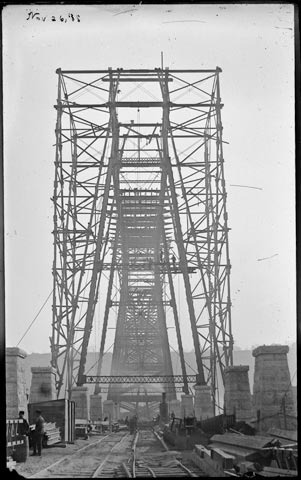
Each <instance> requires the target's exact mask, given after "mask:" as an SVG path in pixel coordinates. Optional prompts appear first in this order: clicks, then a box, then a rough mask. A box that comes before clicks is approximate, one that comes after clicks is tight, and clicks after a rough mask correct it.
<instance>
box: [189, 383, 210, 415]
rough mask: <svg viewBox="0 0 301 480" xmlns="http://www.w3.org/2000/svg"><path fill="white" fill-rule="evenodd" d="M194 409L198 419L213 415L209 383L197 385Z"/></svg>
mask: <svg viewBox="0 0 301 480" xmlns="http://www.w3.org/2000/svg"><path fill="white" fill-rule="evenodd" d="M194 389H195V397H194V411H195V417H196V419H197V420H205V419H206V418H211V417H213V405H212V399H211V389H210V387H209V386H208V385H195V387H194Z"/></svg>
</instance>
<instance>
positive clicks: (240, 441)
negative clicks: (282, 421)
mask: <svg viewBox="0 0 301 480" xmlns="http://www.w3.org/2000/svg"><path fill="white" fill-rule="evenodd" d="M273 441H274V438H271V437H270V436H267V437H264V436H261V435H239V434H237V433H224V434H222V435H219V434H217V435H213V436H212V437H211V438H210V446H211V442H214V443H215V442H218V443H221V444H223V445H233V446H237V447H242V448H246V449H252V450H260V449H261V448H264V447H268V446H270V445H271V444H273Z"/></svg>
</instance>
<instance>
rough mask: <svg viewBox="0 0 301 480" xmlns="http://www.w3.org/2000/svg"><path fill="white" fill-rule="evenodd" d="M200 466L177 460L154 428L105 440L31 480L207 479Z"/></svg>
mask: <svg viewBox="0 0 301 480" xmlns="http://www.w3.org/2000/svg"><path fill="white" fill-rule="evenodd" d="M205 476H206V475H205V474H204V472H202V471H201V470H200V469H199V467H197V466H195V465H194V464H188V463H187V462H183V461H182V460H181V461H180V460H179V459H178V458H175V452H169V451H168V449H167V447H166V445H165V444H164V442H162V441H161V440H160V438H159V437H158V435H157V434H156V433H155V432H154V431H153V429H144V430H137V432H136V434H135V435H132V434H129V433H124V432H118V433H111V434H109V435H106V436H105V437H102V438H101V439H100V440H98V441H97V442H94V443H92V444H89V445H87V446H85V447H84V448H81V449H80V450H77V451H76V452H75V453H73V454H72V455H69V456H65V457H63V458H62V459H60V460H59V461H58V462H56V463H54V464H52V465H49V466H48V467H47V468H45V469H43V470H41V471H40V472H38V473H36V474H34V475H32V476H31V477H29V478H72V477H75V478H147V477H149V478H157V477H159V478H160V477H171V478H172V477H205Z"/></svg>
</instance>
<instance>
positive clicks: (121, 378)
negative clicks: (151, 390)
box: [80, 375, 199, 385]
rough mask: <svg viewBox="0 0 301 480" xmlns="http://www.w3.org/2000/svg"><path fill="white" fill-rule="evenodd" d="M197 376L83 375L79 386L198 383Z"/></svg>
mask: <svg viewBox="0 0 301 480" xmlns="http://www.w3.org/2000/svg"><path fill="white" fill-rule="evenodd" d="M198 377H199V376H198V375H83V376H82V378H81V382H80V384H81V385H82V384H84V383H87V384H91V383H102V384H113V383H127V384H133V383H184V379H185V380H186V382H188V383H199V382H198V380H199V379H198Z"/></svg>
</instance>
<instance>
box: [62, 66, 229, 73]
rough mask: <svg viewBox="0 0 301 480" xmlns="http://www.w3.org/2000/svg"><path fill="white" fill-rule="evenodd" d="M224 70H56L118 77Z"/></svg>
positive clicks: (217, 69) (218, 68) (219, 69)
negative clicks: (115, 75) (127, 74)
mask: <svg viewBox="0 0 301 480" xmlns="http://www.w3.org/2000/svg"><path fill="white" fill-rule="evenodd" d="M221 71H222V69H221V68H220V67H216V68H215V69H209V70H207V69H206V70H194V69H189V70H169V69H164V70H162V69H161V68H154V69H152V70H150V69H138V70H136V69H129V70H124V69H123V68H117V69H115V70H113V69H107V70H61V69H60V68H58V69H57V70H56V73H62V74H63V75H64V74H66V73H68V74H70V73H72V74H73V73H76V74H87V73H88V74H90V73H105V74H107V75H108V74H109V73H110V74H111V73H113V74H114V73H117V74H118V75H119V74H120V75H122V74H123V73H131V74H133V73H135V74H137V73H152V74H154V75H156V74H157V72H164V73H166V72H167V73H215V72H221Z"/></svg>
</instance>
